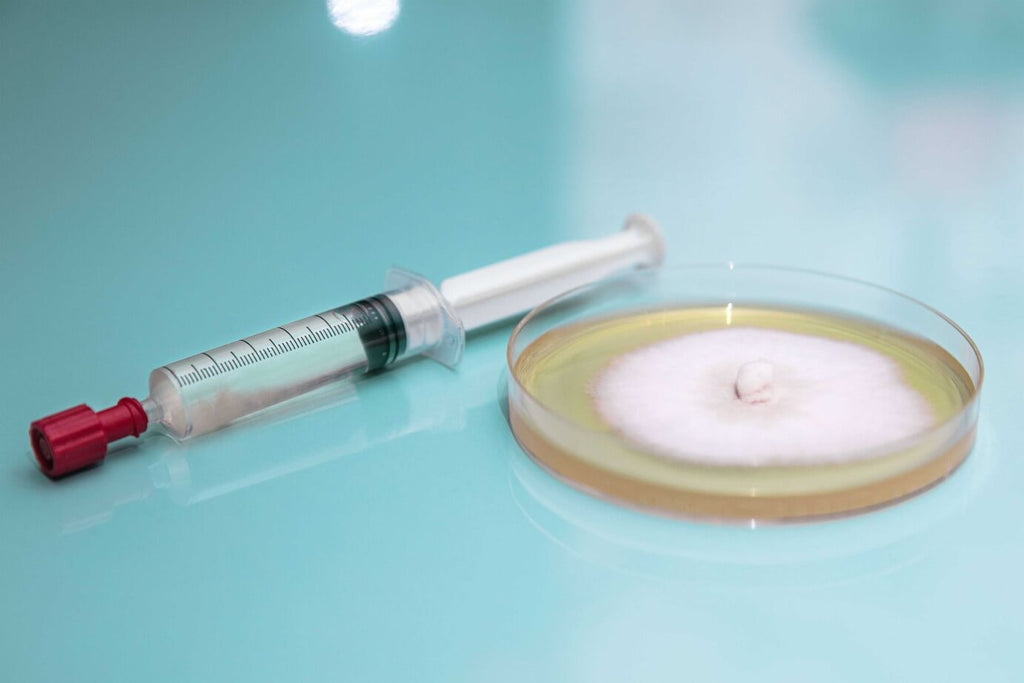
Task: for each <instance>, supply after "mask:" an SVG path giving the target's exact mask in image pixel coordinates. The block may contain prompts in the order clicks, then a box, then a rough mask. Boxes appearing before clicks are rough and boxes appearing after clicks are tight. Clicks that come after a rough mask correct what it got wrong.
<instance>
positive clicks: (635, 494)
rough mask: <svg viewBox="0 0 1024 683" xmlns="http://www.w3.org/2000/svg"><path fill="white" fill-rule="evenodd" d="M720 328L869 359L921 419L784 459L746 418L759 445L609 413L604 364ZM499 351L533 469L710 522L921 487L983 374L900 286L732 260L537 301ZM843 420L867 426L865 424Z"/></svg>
mask: <svg viewBox="0 0 1024 683" xmlns="http://www.w3.org/2000/svg"><path fill="white" fill-rule="evenodd" d="M721 330H733V331H738V330H744V331H749V330H755V334H760V332H756V331H758V330H760V331H768V332H769V333H775V332H783V333H785V334H787V335H797V336H798V337H800V338H801V339H803V338H813V339H821V340H826V341H827V342H832V343H839V344H841V345H843V346H844V348H845V347H856V348H859V349H864V350H867V351H869V352H870V353H871V354H874V355H875V356H881V357H884V358H885V359H887V360H886V362H887V363H888V364H889V365H890V366H891V367H892V368H893V372H894V373H895V375H898V377H899V382H900V384H901V389H900V390H901V391H904V390H906V391H910V392H913V393H914V394H915V395H916V396H917V397H918V398H919V399H920V401H921V402H923V403H922V405H925V404H926V405H927V406H928V408H929V410H930V413H931V418H930V419H929V420H928V422H927V424H924V425H923V426H921V427H920V428H919V429H915V430H914V431H912V432H910V433H907V434H903V435H901V436H900V437H899V438H897V439H894V440H892V441H886V442H882V443H877V439H876V442H872V443H871V445H870V447H863V446H860V445H858V443H857V442H858V441H859V440H858V439H856V438H853V439H851V442H850V443H851V445H850V446H849V447H848V448H847V447H845V446H843V445H840V446H839V447H836V445H835V443H834V441H835V440H834V439H833V443H832V444H831V446H830V449H829V450H828V452H824V451H823V452H822V453H821V454H820V456H821V457H817V455H818V454H816V453H813V452H811V453H803V455H801V457H799V458H797V457H788V453H787V451H786V446H785V445H784V444H783V445H782V446H779V447H778V448H777V449H776V450H777V451H778V452H774V451H765V449H764V448H763V444H758V443H757V442H756V441H757V440H756V433H757V432H756V430H755V431H754V432H751V433H752V434H755V437H753V438H752V440H751V441H750V442H749V443H750V449H751V452H752V453H753V451H755V450H758V449H760V451H761V452H762V455H763V454H764V453H765V452H767V453H768V456H770V457H751V458H745V457H743V456H744V453H742V452H740V453H731V454H719V453H716V452H714V450H713V448H712V449H711V450H685V444H684V448H682V449H679V448H674V447H673V443H672V442H671V440H669V442H666V440H665V439H657V438H654V439H650V438H645V435H640V436H639V437H638V435H637V434H636V433H635V432H630V431H629V430H628V429H626V428H624V427H623V425H622V424H621V423H618V422H616V421H615V420H614V419H609V417H608V413H607V410H606V409H603V408H602V407H601V405H602V404H601V403H600V402H601V400H602V399H601V395H600V392H599V391H598V389H597V388H600V387H602V386H604V385H603V384H602V383H601V381H602V378H603V377H606V376H607V373H608V372H609V369H610V368H611V367H612V366H613V364H616V363H621V362H622V359H623V358H627V357H630V356H632V357H635V356H636V353H637V352H638V351H639V352H642V351H643V350H644V349H649V348H653V347H656V346H658V345H663V344H664V343H665V342H670V341H672V340H678V339H682V338H684V337H686V336H687V335H696V334H699V333H707V332H714V331H721ZM787 339H788V337H787ZM794 348H797V349H799V348H802V347H799V346H796V347H794ZM798 353H801V352H799V351H798ZM507 359H508V366H509V372H510V377H511V379H510V381H509V386H508V401H509V422H510V424H511V427H512V431H513V433H514V434H515V437H516V439H517V440H518V442H519V444H520V445H521V446H522V447H523V449H524V450H525V451H526V452H527V453H528V454H529V455H530V456H531V457H532V458H533V459H534V460H535V461H536V462H537V463H539V464H540V465H541V466H542V467H544V468H545V469H547V470H548V471H550V472H551V473H552V474H554V475H555V476H557V477H559V478H561V479H563V480H564V481H566V482H568V483H569V484H571V485H573V486H575V487H577V488H579V489H582V490H584V491H587V492H590V493H592V494H594V495H597V496H599V497H603V498H606V499H609V500H612V501H616V502H618V503H622V504H625V505H629V506H631V507H636V508H641V509H644V510H648V511H654V512H659V513H664V514H668V515H674V516H683V517H691V518H705V519H706V518H712V519H721V520H763V521H770V520H777V521H786V520H802V519H814V518H821V517H828V516H835V515H842V514H847V513H851V512H854V511H861V510H867V509H871V508H874V507H877V506H880V505H885V504H888V503H892V502H894V501H898V500H901V499H903V498H906V497H908V496H910V495H913V494H915V493H917V492H920V491H923V490H925V489H927V488H928V487H930V486H932V485H934V484H936V483H937V482H939V481H941V480H942V479H944V478H945V477H946V476H948V475H949V474H950V473H951V472H953V471H954V470H955V469H956V468H957V466H958V465H959V464H960V463H961V462H963V460H964V458H966V457H967V455H968V453H969V452H970V451H971V448H972V447H973V445H974V441H975V432H976V425H977V419H978V404H979V395H980V390H981V386H982V381H983V375H984V369H983V363H982V358H981V354H980V352H979V351H978V348H977V346H976V345H975V344H974V342H973V341H972V340H971V338H970V337H969V336H968V335H967V334H966V333H965V332H964V331H963V330H962V329H961V328H960V327H959V326H958V325H957V324H956V323H954V322H953V321H952V320H950V319H949V318H947V317H946V316H944V315H942V314H941V313H939V312H938V311H936V310H934V309H932V308H930V307H928V306H926V305H925V304H923V303H921V302H919V301H916V300H914V299H912V298H910V297H907V296H905V295H902V294H900V293H898V292H895V291H892V290H889V289H886V288H883V287H878V286H875V285H871V284H868V283H865V282H860V281H857V280H853V279H849V278H845V277H839V276H834V275H828V274H824V273H817V272H813V271H804V270H794V269H785V268H774V267H766V266H736V265H733V264H727V265H721V266H693V267H686V268H667V269H661V270H657V271H646V272H643V273H638V274H636V275H634V276H631V277H628V278H624V279H621V280H616V281H613V282H610V283H603V284H599V285H592V286H589V287H584V288H580V289H577V290H574V291H572V292H569V293H567V294H565V295H563V296H560V297H557V298H555V299H552V300H550V301H548V302H547V303H545V304H543V305H541V306H539V307H538V308H537V309H535V310H534V311H532V312H531V313H530V314H529V315H527V316H526V317H525V318H524V319H523V320H522V322H521V323H520V324H519V325H518V326H517V327H516V329H515V331H514V332H513V334H512V337H511V339H510V341H509V345H508V352H507ZM646 374H649V373H646ZM895 375H894V376H895ZM737 386H739V385H737ZM840 387H841V385H840ZM738 391H739V390H738V389H737V392H738ZM840 393H841V391H840ZM634 394H635V392H634ZM737 397H739V393H737ZM779 400H784V399H779ZM692 404H693V402H692V401H684V402H682V404H681V405H680V408H679V409H680V410H686V409H687V406H689V405H692ZM670 408H671V406H670ZM755 410H756V409H755ZM661 412H664V411H661ZM845 427H849V430H848V431H849V432H850V434H853V435H854V436H856V434H857V433H858V432H861V433H863V434H864V435H865V438H867V437H870V436H876V437H877V435H878V434H877V432H878V426H877V425H873V424H870V423H867V424H859V425H853V426H850V425H845ZM723 429H725V430H727V429H728V428H723ZM805 431H806V430H805ZM720 436H722V435H720ZM867 440H868V441H871V439H870V438H867ZM684 441H685V440H684ZM741 449H742V447H741ZM805 450H806V449H805ZM724 456H727V457H724Z"/></svg>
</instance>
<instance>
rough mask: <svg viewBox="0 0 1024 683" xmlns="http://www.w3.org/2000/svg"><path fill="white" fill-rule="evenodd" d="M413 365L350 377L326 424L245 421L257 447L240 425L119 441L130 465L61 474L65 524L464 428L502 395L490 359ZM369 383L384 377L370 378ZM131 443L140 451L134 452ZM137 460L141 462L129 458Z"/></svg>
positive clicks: (100, 519)
mask: <svg viewBox="0 0 1024 683" xmlns="http://www.w3.org/2000/svg"><path fill="white" fill-rule="evenodd" d="M412 365H416V366H417V367H410V368H400V369H398V371H397V372H395V373H389V374H385V375H383V376H382V377H378V378H370V379H368V380H366V381H364V382H359V383H356V384H355V387H354V389H355V390H353V388H352V387H351V386H350V387H349V390H347V391H339V392H337V393H336V394H335V395H334V397H333V400H332V401H331V402H330V403H328V404H325V405H321V406H320V408H319V409H318V410H316V411H315V412H317V413H323V414H325V415H327V416H328V417H329V419H330V422H331V426H332V428H331V429H330V430H329V431H325V430H317V429H310V428H309V421H308V420H306V419H297V418H303V417H304V416H309V412H308V411H307V412H305V413H298V414H296V413H295V412H289V413H288V416H287V418H285V419H279V420H277V421H275V422H274V423H273V424H267V423H266V422H263V423H262V424H261V423H259V421H257V424H249V425H243V426H241V427H240V429H250V430H260V431H261V435H260V436H261V439H260V443H261V447H260V448H259V449H250V448H242V447H238V446H237V444H238V443H239V440H238V439H236V438H234V437H233V434H234V433H235V431H236V430H235V429H229V430H225V431H224V432H222V433H218V434H213V435H210V436H208V437H206V438H204V439H202V440H198V441H196V442H194V443H193V442H187V443H186V444H175V443H173V442H171V441H170V440H169V439H163V438H157V439H151V440H149V441H148V442H147V444H146V446H147V448H146V449H139V448H131V449H119V453H118V454H116V455H120V456H124V460H125V463H124V466H123V467H118V466H117V465H118V464H119V463H117V462H112V463H108V464H107V465H105V470H106V471H105V472H104V473H103V474H105V475H106V476H102V477H100V476H94V475H96V474H98V472H85V473H82V475H81V476H79V477H75V478H71V479H69V480H67V481H66V482H63V483H64V484H66V485H68V486H74V487H75V488H76V489H77V490H76V491H75V492H74V495H64V496H63V497H62V499H61V508H62V511H61V513H60V514H61V516H62V518H61V521H60V529H61V532H62V533H75V532H78V531H82V530H84V529H88V528H90V527H94V526H96V525H98V524H103V523H105V522H108V521H110V520H111V519H112V518H113V516H114V512H115V510H116V508H118V507H120V506H122V505H127V504H133V503H139V502H142V501H145V500H147V499H150V498H151V497H154V495H156V496H161V495H164V496H166V497H167V498H169V499H170V500H171V501H172V502H173V503H174V504H176V505H181V506H188V505H193V504H196V503H200V502H205V501H208V500H212V499H215V498H219V497H221V496H225V495H228V494H233V493H236V492H238V491H242V490H244V489H247V488H250V487H252V486H256V485H258V484H262V483H265V482H269V481H272V480H275V479H279V478H281V477H284V476H286V475H291V474H295V473H298V472H301V471H304V470H309V469H313V468H316V467H318V466H321V465H324V464H326V463H329V462H332V461H336V460H338V459H340V458H343V457H345V456H352V455H356V454H361V455H365V456H366V457H373V454H374V452H375V451H378V450H380V449H381V448H382V447H383V446H384V445H386V444H389V443H391V442H394V441H397V440H401V439H404V438H406V437H409V436H411V435H414V434H419V433H423V432H428V431H454V430H459V429H463V428H465V426H466V423H467V413H468V412H469V411H470V410H472V409H473V408H476V407H477V406H479V405H482V404H483V403H485V402H487V401H493V400H494V398H495V395H494V383H495V381H496V379H495V371H494V365H493V364H490V363H473V362H472V361H471V362H469V363H465V364H464V366H470V367H464V368H463V369H462V370H460V372H459V373H458V374H456V373H451V372H449V371H448V370H446V369H443V368H440V366H437V367H434V366H432V364H429V363H427V362H425V361H424V362H418V363H413V364H412ZM423 366H430V367H423ZM410 370H411V371H412V372H409V371H410ZM398 373H404V374H403V375H402V376H397V375H398ZM371 383H373V384H376V385H378V386H376V387H372V386H367V385H370V384H371ZM367 389H370V390H372V395H370V396H367V395H366V394H368V393H371V392H370V391H367ZM357 390H358V392H359V393H357ZM128 450H132V451H137V454H136V453H133V454H128V453H127V451H128ZM146 452H150V453H151V452H156V453H157V454H158V455H157V456H156V459H155V462H152V463H151V464H150V465H149V467H148V469H147V468H144V467H142V466H141V465H142V463H141V462H139V460H138V459H137V458H139V457H140V456H141V455H143V454H145V453H146ZM133 455H135V456H136V457H135V458H133V457H132V456H133ZM120 460H121V457H115V461H120ZM131 460H134V462H128V461H131ZM62 493H64V494H70V493H71V492H70V491H65V492H62Z"/></svg>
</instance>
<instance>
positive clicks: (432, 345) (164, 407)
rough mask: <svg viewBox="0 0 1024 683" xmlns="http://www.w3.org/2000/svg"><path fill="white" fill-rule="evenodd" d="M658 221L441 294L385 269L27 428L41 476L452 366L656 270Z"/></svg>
mask: <svg viewBox="0 0 1024 683" xmlns="http://www.w3.org/2000/svg"><path fill="white" fill-rule="evenodd" d="M664 250H665V246H664V241H663V239H662V236H661V231H660V230H659V228H658V227H657V224H656V223H655V222H654V221H653V220H651V219H650V218H648V217H645V216H630V217H629V218H628V219H627V220H626V225H625V228H624V229H623V230H622V231H621V232H618V233H616V234H614V235H612V236H610V237H605V238H602V239H595V240H587V241H574V242H565V243H562V244H558V245H555V246H552V247H548V248H546V249H541V250H539V251H535V252H531V253H529V254H526V255H524V256H519V257H516V258H513V259H509V260H507V261H502V262H500V263H495V264H493V265H490V266H485V267H484V268H480V269H478V270H473V271H470V272H468V273H464V274H462V275H457V276H455V277H452V278H449V279H447V280H444V281H443V282H442V283H441V286H440V288H437V287H435V286H434V285H433V284H431V283H430V282H429V281H428V280H426V279H424V278H422V277H420V276H418V275H415V274H413V273H409V272H407V271H404V270H399V269H392V270H390V271H389V272H388V275H387V278H386V281H385V292H384V293H382V294H377V295H375V296H371V297H367V298H365V299H361V300H359V301H356V302H354V303H351V304H346V305H344V306H340V307H338V308H333V309H331V310H329V311H324V312H323V313H319V314H317V315H313V316H310V317H308V318H303V319H301V320H297V321H295V322H293V323H289V324H287V325H281V326H280V327H275V328H273V329H271V330H267V331H266V332H262V333H260V334H256V335H253V336H251V337H246V338H244V339H241V340H239V341H236V342H234V343H231V344H227V345H225V346H220V347H217V348H215V349H211V350H210V351H205V352H203V353H200V354H197V355H195V356H190V357H188V358H185V359H184V360H180V361H177V362H175V363H170V364H168V365H163V366H161V367H158V368H157V369H155V370H153V371H152V372H151V373H150V375H149V396H148V397H146V398H144V399H142V400H141V401H140V400H138V399H135V398H122V399H121V400H120V401H118V402H117V404H116V405H114V406H112V407H110V408H107V409H105V410H101V411H99V412H97V411H94V410H93V409H92V408H90V407H89V406H87V405H84V404H83V405H79V406H76V407H74V408H69V409H68V410H65V411H62V412H59V413H56V414H54V415H50V416H49V417H44V418H42V419H40V420H37V421H35V422H33V423H32V425H31V427H30V429H29V436H30V439H31V442H32V450H33V451H34V452H35V455H36V460H38V462H39V465H40V467H41V468H42V470H43V472H44V473H45V474H47V475H48V476H50V477H53V478H56V477H61V476H63V475H66V474H70V473H72V472H75V471H77V470H80V469H83V468H85V467H89V466H90V465H94V464H97V463H100V462H102V461H103V459H104V457H106V454H107V445H108V444H109V443H112V442H114V441H117V440H120V439H123V438H126V437H128V436H136V437H138V436H141V435H142V434H144V433H149V432H153V431H160V432H163V433H165V434H167V435H168V436H170V437H171V438H173V439H175V440H176V441H184V440H186V439H191V438H193V437H196V436H200V435H202V434H207V433H209V432H212V431H215V430H218V429H221V428H223V427H226V426H228V425H230V424H232V423H234V422H238V421H239V420H242V419H243V418H246V417H249V416H252V415H254V414H256V413H260V412H262V411H265V410H267V409H269V408H271V407H273V406H278V405H281V404H284V403H286V402H290V401H291V400H293V399H296V398H298V397H300V396H303V395H307V394H310V393H311V392H314V391H316V390H318V389H321V388H324V387H327V386H329V385H331V384H333V383H335V382H338V381H340V380H347V379H351V378H354V377H357V376H360V375H363V374H365V373H367V372H370V371H372V370H380V369H383V368H386V367H388V366H390V365H392V364H394V363H395V362H397V361H400V360H403V359H405V358H410V357H412V356H417V355H423V356H427V357H429V358H433V359H434V360H437V361H439V362H441V363H443V364H445V365H447V366H449V367H455V365H457V364H458V362H459V360H460V359H461V357H462V352H463V349H464V347H465V341H466V332H467V331H471V330H475V329H478V328H481V327H484V326H487V325H489V324H491V323H495V322H498V321H500V320H504V319H506V318H508V317H510V316H512V315H515V314H516V313H521V312H523V311H525V310H527V309H529V308H532V307H533V306H536V305H537V304H539V303H541V302H543V301H546V300H547V299H549V298H551V297H553V296H555V295H557V294H560V293H562V292H565V291H568V290H569V289H572V288H574V287H579V286H582V285H586V284H590V283H593V282H597V281H598V280H602V279H604V278H607V277H610V276H613V275H617V274H620V273H623V272H626V271H629V270H632V269H635V268H649V267H655V266H657V265H659V264H660V263H661V261H662V259H663V258H664Z"/></svg>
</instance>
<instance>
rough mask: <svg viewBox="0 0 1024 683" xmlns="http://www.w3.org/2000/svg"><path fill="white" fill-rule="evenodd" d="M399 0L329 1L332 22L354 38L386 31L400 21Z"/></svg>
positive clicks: (328, 7) (328, 8) (328, 9)
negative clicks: (396, 21)
mask: <svg viewBox="0 0 1024 683" xmlns="http://www.w3.org/2000/svg"><path fill="white" fill-rule="evenodd" d="M400 10H401V7H400V6H399V4H398V0H327V12H328V14H329V15H330V17H331V22H332V23H333V24H334V25H335V26H337V27H338V28H340V29H341V30H342V31H345V32H346V33H351V34H352V35H354V36H372V35H374V34H376V33H380V32H382V31H386V30H388V29H389V28H391V26H392V25H393V24H394V23H395V20H397V19H398V12H399V11H400Z"/></svg>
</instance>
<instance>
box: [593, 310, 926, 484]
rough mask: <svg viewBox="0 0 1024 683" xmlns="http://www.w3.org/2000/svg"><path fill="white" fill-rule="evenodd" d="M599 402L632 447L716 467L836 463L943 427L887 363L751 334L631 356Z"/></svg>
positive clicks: (617, 365) (826, 345) (672, 342)
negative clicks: (636, 446) (928, 430)
mask: <svg viewBox="0 0 1024 683" xmlns="http://www.w3.org/2000/svg"><path fill="white" fill-rule="evenodd" d="M591 391H592V395H593V400H594V405H595V407H596V408H597V411H598V413H599V414H600V416H601V418H602V419H603V420H604V421H605V422H606V423H607V424H608V425H609V426H611V427H612V428H613V429H615V430H616V431H618V432H619V433H620V434H621V435H622V436H623V437H625V438H626V439H628V440H629V441H632V442H634V443H636V444H638V445H640V446H642V447H645V448H649V449H651V450H653V451H656V452H658V453H661V454H663V455H667V456H673V457H676V458H680V459H685V460H689V461H697V462H703V463H707V464H715V465H770V464H813V463H823V462H837V461H842V460H846V459H849V458H850V457H851V455H853V454H854V453H855V452H857V451H863V450H865V449H870V448H874V447H877V446H882V445H884V444H887V443H891V442H893V441H898V440H900V439H903V438H906V437H909V436H913V435H914V434H917V433H919V432H921V431H923V430H925V429H926V428H927V427H929V426H930V425H932V424H933V423H934V422H935V415H934V413H933V411H932V408H931V406H930V405H929V403H928V401H927V400H926V399H925V398H924V396H922V395H921V394H920V393H918V392H917V391H915V390H914V389H913V388H912V387H910V386H909V385H907V383H906V382H905V381H904V379H903V373H902V371H901V369H900V367H899V365H898V364H897V363H896V362H895V361H893V360H892V359H890V358H888V357H887V356H885V355H883V354H882V353H879V352H877V351H874V350H872V349H870V348H867V347H865V346H860V345H858V344H854V343H851V342H844V341H838V340H834V339H828V338H825V337H816V336H811V335H806V334H796V333H791V332H782V331H778V330H770V329H762V328H752V327H730V328H726V329H722V330H714V331H710V332H699V333H694V334H688V335H684V336H681V337H676V338H673V339H669V340H667V341H663V342H658V343H656V344H652V345H650V346H645V347H643V348H641V349H638V350H636V351H632V352H630V353H627V354H624V355H622V356H620V357H619V358H617V359H615V361H613V362H612V363H611V364H610V365H609V367H608V368H607V369H606V370H605V371H604V372H602V373H601V375H600V376H598V377H597V378H596V380H595V382H594V383H593V385H592V386H591Z"/></svg>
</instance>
